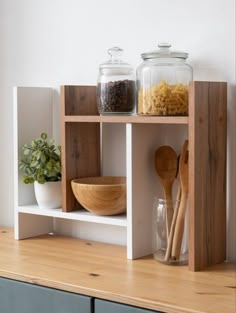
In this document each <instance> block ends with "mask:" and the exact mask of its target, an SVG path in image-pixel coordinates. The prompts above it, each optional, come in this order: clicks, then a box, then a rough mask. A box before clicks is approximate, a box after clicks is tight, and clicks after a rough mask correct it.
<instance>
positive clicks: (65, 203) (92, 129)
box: [61, 86, 101, 212]
mask: <svg viewBox="0 0 236 313" xmlns="http://www.w3.org/2000/svg"><path fill="white" fill-rule="evenodd" d="M61 107H62V108H61V116H62V117H61V141H62V143H61V149H62V191H63V194H62V195H63V197H62V210H63V211H65V212H70V211H73V210H76V209H79V208H81V206H80V204H79V203H78V202H77V200H76V199H75V197H74V195H73V192H72V189H71V180H72V179H75V178H79V177H87V176H99V175H100V173H101V160H100V124H99V123H96V122H94V123H83V122H81V123H79V122H78V123H74V122H65V120H64V116H65V115H67V114H71V115H74V114H81V115H84V114H89V115H92V114H94V115H96V114H98V113H97V105H96V87H95V86H62V87H61Z"/></svg>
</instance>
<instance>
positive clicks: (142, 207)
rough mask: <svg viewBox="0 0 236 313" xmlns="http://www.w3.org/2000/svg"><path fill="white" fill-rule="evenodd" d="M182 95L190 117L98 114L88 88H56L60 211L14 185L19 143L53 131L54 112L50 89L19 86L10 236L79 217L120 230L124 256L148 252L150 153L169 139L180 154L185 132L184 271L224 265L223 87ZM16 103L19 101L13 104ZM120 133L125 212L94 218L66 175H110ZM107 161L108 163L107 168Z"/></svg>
mask: <svg viewBox="0 0 236 313" xmlns="http://www.w3.org/2000/svg"><path fill="white" fill-rule="evenodd" d="M189 93H190V98H189V99H190V101H189V117H159V116H136V115H132V116H108V115H106V116H100V115H99V114H98V112H97V106H96V87H95V86H62V87H61V94H60V97H61V114H60V116H61V127H60V128H61V145H62V164H63V172H62V193H63V203H62V210H52V211H51V212H49V211H47V212H46V211H43V210H38V208H37V206H35V204H34V203H36V202H35V198H34V196H33V188H32V186H24V185H23V184H22V183H21V182H20V175H19V173H18V168H17V164H18V159H19V157H20V151H19V148H20V147H21V146H22V145H23V144H24V143H25V142H28V141H29V140H30V138H32V139H33V138H34V137H35V136H38V134H39V133H40V132H42V131H47V132H48V134H49V135H52V134H54V132H53V129H52V128H53V127H52V124H53V119H55V117H54V116H53V113H52V110H51V109H50V108H51V104H50V103H51V102H52V98H53V95H52V90H51V91H50V88H36V89H35V88H30V89H29V90H28V89H27V90H25V89H22V88H19V89H18V90H17V92H15V96H14V99H15V101H14V102H15V107H16V110H15V125H16V127H15V134H16V135H15V164H16V168H15V173H16V175H15V176H16V177H15V181H16V184H15V212H16V214H15V216H16V217H15V226H16V227H15V238H16V239H23V238H28V237H32V236H37V235H40V234H46V233H50V232H53V231H54V219H55V218H56V219H57V218H60V219H65V220H75V221H86V222H88V223H91V227H92V225H94V223H98V224H102V225H104V226H105V225H113V226H114V227H116V226H117V227H118V228H119V229H121V228H122V229H125V230H126V232H127V237H126V245H127V257H128V258H129V259H135V258H140V257H142V256H145V255H148V254H150V253H151V251H152V244H151V241H152V240H151V238H152V234H151V225H152V204H153V197H154V196H155V195H158V196H160V195H161V190H160V184H159V183H158V178H157V176H156V173H155V170H154V164H153V157H154V152H155V150H156V148H157V147H158V146H160V145H163V144H169V145H171V146H173V147H174V148H175V149H176V150H177V152H179V151H180V150H181V146H182V143H183V141H184V140H185V139H186V136H187V137H188V138H189V159H190V163H189V177H190V182H189V216H190V217H189V269H190V270H192V271H197V270H201V269H204V268H205V267H207V266H209V265H213V264H216V263H221V262H223V261H224V260H225V254H226V112H227V84H226V83H224V82H192V83H191V85H190V92H189ZM26 98H27V99H28V100H27V101H25V99H26ZM19 102H20V103H21V104H20V106H19V108H18V104H19ZM31 105H32V106H31ZM26 112H27V114H26ZM28 116H31V117H33V116H36V117H37V123H36V122H35V123H34V121H33V120H32V121H31V120H30V121H29V120H28ZM25 125H27V127H26V126H25ZM107 127H108V128H107ZM117 127H118V128H120V129H121V131H120V133H119V136H120V137H119V136H118V137H117V138H115V139H116V140H114V142H113V137H116V134H113V131H111V130H112V129H113V128H115V129H116V130H117ZM114 133H115V132H114ZM36 134H37V135H36ZM104 134H105V135H106V136H108V137H109V136H111V138H110V143H111V142H112V147H105V149H106V151H105V153H104V151H103V150H104V145H105V143H104V142H105V141H106V140H104ZM107 134H108V135H107ZM112 136H113V137H112ZM123 137H125V139H124V138H123ZM121 138H123V139H122V140H123V141H124V143H125V144H124V146H125V152H124V154H125V155H124V160H125V166H124V167H125V173H126V177H127V214H126V216H121V217H98V216H93V215H91V213H88V212H85V211H84V210H81V207H80V205H79V204H78V202H77V201H76V199H75V198H74V195H73V193H72V190H71V180H72V179H74V178H78V177H85V176H99V175H103V174H104V173H105V175H107V172H108V174H111V175H113V174H115V173H116V170H117V167H119V164H117V163H116V162H117V157H116V155H114V153H115V152H114V151H113V149H114V147H115V146H116V145H118V148H116V149H117V150H119V149H120V139H121ZM122 148H123V146H122ZM109 149H110V150H111V151H110V152H111V154H112V153H113V156H112V157H113V158H114V160H109V157H107V155H106V154H107V153H108V154H109ZM107 161H110V164H109V166H107V168H106V163H107ZM118 161H119V160H118ZM113 170H114V173H113V172H112V171H113ZM158 184H159V185H158ZM32 203H33V205H32ZM88 231H89V230H88ZM117 236H119V235H117ZM107 237H108V240H109V236H107ZM93 240H96V237H94V238H93Z"/></svg>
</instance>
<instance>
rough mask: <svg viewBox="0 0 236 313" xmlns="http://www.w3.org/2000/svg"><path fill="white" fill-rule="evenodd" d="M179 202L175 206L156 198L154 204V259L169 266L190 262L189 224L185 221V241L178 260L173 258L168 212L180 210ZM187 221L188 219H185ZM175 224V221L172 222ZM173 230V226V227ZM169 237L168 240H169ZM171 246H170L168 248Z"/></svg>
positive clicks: (182, 243) (183, 240)
mask: <svg viewBox="0 0 236 313" xmlns="http://www.w3.org/2000/svg"><path fill="white" fill-rule="evenodd" d="M178 206H179V201H178V202H176V203H175V204H173V203H172V202H171V201H169V202H167V201H166V200H164V199H159V198H155V199H154V203H153V230H152V233H153V236H152V247H153V257H154V259H156V260H157V261H159V262H161V263H164V264H169V265H184V264H187V262H188V240H187V223H186V221H185V225H184V233H183V239H182V242H181V249H180V254H179V256H178V258H173V257H172V249H171V248H172V243H173V241H172V239H173V237H172V239H170V238H171V235H170V234H171V229H170V234H168V236H167V219H166V210H167V207H168V208H169V209H174V210H176V209H178ZM185 220H186V218H185ZM172 224H173V221H172ZM171 228H172V225H171ZM167 237H168V238H167ZM168 245H169V246H168Z"/></svg>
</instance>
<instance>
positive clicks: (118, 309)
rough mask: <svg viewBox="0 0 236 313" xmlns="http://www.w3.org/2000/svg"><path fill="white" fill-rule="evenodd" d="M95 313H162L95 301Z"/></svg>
mask: <svg viewBox="0 0 236 313" xmlns="http://www.w3.org/2000/svg"><path fill="white" fill-rule="evenodd" d="M94 312H95V313H161V312H157V311H151V310H146V309H142V308H137V307H134V306H129V305H126V304H120V303H116V302H110V301H105V300H99V299H95V302H94Z"/></svg>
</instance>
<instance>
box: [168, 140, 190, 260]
mask: <svg viewBox="0 0 236 313" xmlns="http://www.w3.org/2000/svg"><path fill="white" fill-rule="evenodd" d="M179 177H180V186H181V200H180V205H179V210H178V215H177V219H176V225H175V230H174V237H173V244H172V251H171V257H172V259H173V260H178V259H179V256H180V249H181V244H182V239H183V233H184V221H185V212H186V203H187V195H188V140H186V141H185V142H184V145H183V148H182V152H181V155H180V160H179Z"/></svg>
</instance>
